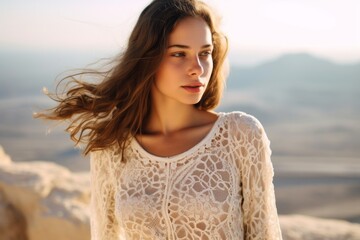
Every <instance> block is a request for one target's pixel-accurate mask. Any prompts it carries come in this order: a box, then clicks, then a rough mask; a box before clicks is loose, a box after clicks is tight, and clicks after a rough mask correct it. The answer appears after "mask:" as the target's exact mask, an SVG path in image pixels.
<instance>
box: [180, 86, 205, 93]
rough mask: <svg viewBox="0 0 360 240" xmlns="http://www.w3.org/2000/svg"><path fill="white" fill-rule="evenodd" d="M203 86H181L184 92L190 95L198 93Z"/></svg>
mask: <svg viewBox="0 0 360 240" xmlns="http://www.w3.org/2000/svg"><path fill="white" fill-rule="evenodd" d="M203 86H204V85H193V86H182V88H184V89H185V90H186V91H188V92H190V93H198V92H200V91H201V88H202V87H203Z"/></svg>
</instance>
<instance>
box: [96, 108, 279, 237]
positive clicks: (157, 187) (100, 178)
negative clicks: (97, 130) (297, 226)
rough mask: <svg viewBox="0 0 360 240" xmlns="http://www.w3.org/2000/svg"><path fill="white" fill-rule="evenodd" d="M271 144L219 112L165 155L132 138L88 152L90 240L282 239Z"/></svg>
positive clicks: (255, 124) (251, 122)
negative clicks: (191, 141)
mask: <svg viewBox="0 0 360 240" xmlns="http://www.w3.org/2000/svg"><path fill="white" fill-rule="evenodd" d="M269 144H270V142H269V140H268V138H267V136H266V133H265V131H264V129H263V127H262V125H261V123H260V122H259V121H258V120H257V119H256V118H254V117H253V116H251V115H248V114H246V113H243V112H232V113H219V117H218V119H217V121H216V122H215V124H214V126H213V127H212V129H211V131H210V132H209V133H208V134H207V136H206V137H205V138H204V139H202V140H201V141H200V142H199V143H198V144H196V145H195V146H194V147H192V148H191V149H189V150H187V151H186V152H184V153H181V154H179V155H176V156H173V157H169V158H165V157H158V156H154V155H152V154H150V153H149V152H146V151H145V150H144V149H143V148H142V147H141V146H140V145H139V143H138V142H137V141H136V139H135V138H133V139H132V141H131V144H130V146H129V147H128V148H127V149H126V150H125V157H126V159H127V162H126V163H123V162H121V161H120V160H121V153H120V151H119V149H117V148H116V147H110V148H109V149H107V150H103V151H96V152H92V153H91V188H92V197H91V199H92V200H91V236H92V238H91V239H92V240H113V239H151V240H153V239H169V240H170V239H186V240H189V239H227V240H229V239H230V240H231V239H262V240H265V239H266V240H272V239H274V240H275V239H282V237H281V231H280V227H279V221H278V216H277V210H276V205H275V196H274V186H273V183H272V179H273V167H272V163H271V160H270V155H271V150H270V147H269Z"/></svg>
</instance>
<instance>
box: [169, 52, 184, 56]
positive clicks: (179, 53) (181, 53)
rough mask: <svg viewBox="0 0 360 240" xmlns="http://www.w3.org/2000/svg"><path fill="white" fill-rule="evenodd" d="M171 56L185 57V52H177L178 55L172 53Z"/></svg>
mask: <svg viewBox="0 0 360 240" xmlns="http://www.w3.org/2000/svg"><path fill="white" fill-rule="evenodd" d="M171 56H173V57H184V56H185V53H183V52H176V53H172V54H171Z"/></svg>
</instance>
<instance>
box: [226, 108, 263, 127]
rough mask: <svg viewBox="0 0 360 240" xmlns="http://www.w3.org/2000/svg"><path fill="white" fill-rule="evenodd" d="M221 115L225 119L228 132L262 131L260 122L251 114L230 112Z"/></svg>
mask: <svg viewBox="0 0 360 240" xmlns="http://www.w3.org/2000/svg"><path fill="white" fill-rule="evenodd" d="M223 114H224V117H225V118H226V119H227V122H228V124H229V127H230V130H236V129H238V130H242V131H244V130H253V131H262V130H263V126H262V124H261V122H260V121H259V120H258V119H257V118H256V117H255V116H253V115H251V114H248V113H246V112H242V111H232V112H227V113H223Z"/></svg>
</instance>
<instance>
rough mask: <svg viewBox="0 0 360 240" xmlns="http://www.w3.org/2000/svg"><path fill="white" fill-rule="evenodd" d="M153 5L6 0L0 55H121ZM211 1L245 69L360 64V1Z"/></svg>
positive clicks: (142, 0) (0, 9)
mask: <svg viewBox="0 0 360 240" xmlns="http://www.w3.org/2000/svg"><path fill="white" fill-rule="evenodd" d="M205 1H206V0H205ZM149 2H150V1H149V0H86V1H85V0H62V1H49V0H8V1H5V0H0V48H18V49H23V48H25V49H32V50H36V49H41V50H67V49H70V50H73V49H79V50H100V51H103V50H104V51H105V50H106V51H118V50H119V49H120V48H121V47H122V46H123V45H124V43H125V41H126V39H127V37H128V35H129V32H130V30H131V27H132V26H133V24H134V22H135V21H136V19H137V17H138V15H139V13H140V11H141V10H142V9H143V8H144V7H145V6H146V5H147V4H148V3H149ZM206 2H208V3H210V4H212V5H213V6H215V7H216V9H218V11H219V13H220V14H221V15H222V16H223V30H224V32H225V33H226V34H227V35H228V36H229V39H230V44H231V45H230V47H231V54H232V55H235V54H236V55H237V56H239V62H244V63H251V62H256V61H259V60H261V59H265V58H268V57H272V56H274V55H278V54H281V53H284V52H300V51H307V52H309V53H313V54H315V55H319V56H323V57H328V58H331V59H333V60H336V61H339V62H352V61H355V60H360V1H359V0H251V1H250V0H208V1H206Z"/></svg>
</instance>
